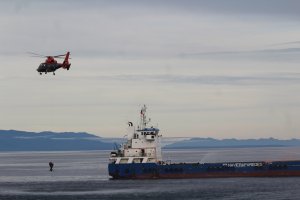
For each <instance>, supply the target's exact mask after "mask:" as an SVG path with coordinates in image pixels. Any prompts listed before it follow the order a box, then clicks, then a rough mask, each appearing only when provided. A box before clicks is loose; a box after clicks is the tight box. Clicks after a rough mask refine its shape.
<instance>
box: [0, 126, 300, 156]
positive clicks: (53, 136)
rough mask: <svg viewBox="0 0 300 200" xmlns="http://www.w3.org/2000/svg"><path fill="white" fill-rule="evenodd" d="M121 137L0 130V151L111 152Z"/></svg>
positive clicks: (194, 144) (263, 143)
mask: <svg viewBox="0 0 300 200" xmlns="http://www.w3.org/2000/svg"><path fill="white" fill-rule="evenodd" d="M124 141H125V138H103V137H98V136H96V135H93V134H89V133H85V132H79V133H76V132H60V133H57V132H51V131H44V132H39V133H36V132H27V131H16V130H0V151H81V150H112V149H113V148H114V143H118V144H120V143H122V142H124ZM162 146H163V148H167V149H191V148H221V147H267V146H300V140H299V139H290V140H277V139H274V138H268V139H247V140H238V139H223V140H218V139H213V138H188V137H185V138H176V137H166V138H163V140H162Z"/></svg>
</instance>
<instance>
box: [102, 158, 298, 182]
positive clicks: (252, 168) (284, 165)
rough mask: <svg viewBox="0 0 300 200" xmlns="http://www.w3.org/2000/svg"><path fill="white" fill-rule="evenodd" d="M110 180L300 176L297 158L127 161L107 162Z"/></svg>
mask: <svg viewBox="0 0 300 200" xmlns="http://www.w3.org/2000/svg"><path fill="white" fill-rule="evenodd" d="M108 171H109V175H110V176H111V177H112V178H113V179H164V178H166V179H170V178H213V177H215V178H219V177H284V176H300V160H297V161H276V162H226V163H204V164H200V163H174V164H158V163H130V164H123V163H122V164H115V163H110V164H109V165H108Z"/></svg>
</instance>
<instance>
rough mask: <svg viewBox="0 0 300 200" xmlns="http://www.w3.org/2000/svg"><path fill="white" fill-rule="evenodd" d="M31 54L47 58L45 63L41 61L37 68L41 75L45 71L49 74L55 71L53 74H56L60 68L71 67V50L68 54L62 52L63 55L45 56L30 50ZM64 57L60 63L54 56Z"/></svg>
mask: <svg viewBox="0 0 300 200" xmlns="http://www.w3.org/2000/svg"><path fill="white" fill-rule="evenodd" d="M29 53H30V54H32V55H33V56H34V57H42V58H47V59H46V60H45V62H44V63H41V64H40V66H39V67H38V68H37V69H36V71H38V72H39V73H40V75H42V74H43V72H44V73H45V74H47V73H48V72H53V75H55V71H56V70H57V69H59V68H63V69H67V70H69V69H70V66H71V63H69V59H71V58H69V56H70V52H67V53H66V54H62V55H56V56H44V55H40V54H36V53H32V52H29ZM63 57H64V61H63V63H58V62H57V61H56V60H55V59H54V58H63Z"/></svg>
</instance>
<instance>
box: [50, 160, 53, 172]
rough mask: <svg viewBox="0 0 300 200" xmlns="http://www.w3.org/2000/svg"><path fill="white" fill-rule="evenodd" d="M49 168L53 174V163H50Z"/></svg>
mask: <svg viewBox="0 0 300 200" xmlns="http://www.w3.org/2000/svg"><path fill="white" fill-rule="evenodd" d="M49 167H50V171H51V172H52V171H53V167H54V164H53V162H49Z"/></svg>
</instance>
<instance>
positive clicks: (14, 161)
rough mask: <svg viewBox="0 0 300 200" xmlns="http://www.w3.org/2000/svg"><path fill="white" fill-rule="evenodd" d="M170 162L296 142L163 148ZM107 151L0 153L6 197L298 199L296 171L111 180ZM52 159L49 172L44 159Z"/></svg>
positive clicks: (290, 151) (299, 152) (256, 155)
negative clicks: (248, 175) (279, 174)
mask: <svg viewBox="0 0 300 200" xmlns="http://www.w3.org/2000/svg"><path fill="white" fill-rule="evenodd" d="M163 152H164V154H163V157H164V160H170V161H171V162H200V163H205V162H226V161H232V162H234V161H238V162H240V161H271V160H293V159H299V160H300V148H287V147H268V148H225V149H220V148H219V149H193V150H187V149H181V150H164V151H163ZM109 153H110V152H109V151H76V152H70V151H69V152H8V153H0V200H6V199H18V200H19V199H21V200H23V199H24V200H25V199H26V200H30V199H51V200H55V199H61V200H65V199H66V200H68V199H74V200H75V199H99V200H100V199H101V200H102V199H110V200H113V199H151V200H153V199H155V200H157V199H175V200H176V199H180V200H182V199H227V200H229V199H272V200H274V199H297V200H298V199H300V177H299V178H298V177H288V178H210V179H181V180H179V179H178V180H176V179H175V180H173V179H170V180H168V179H167V180H110V179H109V176H108V171H107V164H108V156H109ZM50 161H52V162H53V163H54V170H53V172H50V171H49V165H48V163H49V162H50Z"/></svg>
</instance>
